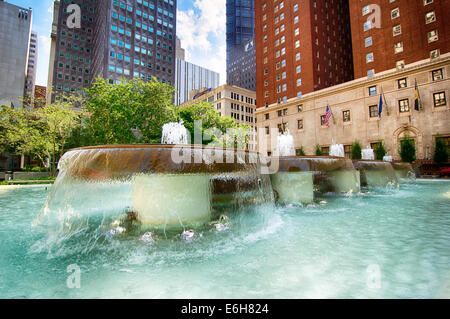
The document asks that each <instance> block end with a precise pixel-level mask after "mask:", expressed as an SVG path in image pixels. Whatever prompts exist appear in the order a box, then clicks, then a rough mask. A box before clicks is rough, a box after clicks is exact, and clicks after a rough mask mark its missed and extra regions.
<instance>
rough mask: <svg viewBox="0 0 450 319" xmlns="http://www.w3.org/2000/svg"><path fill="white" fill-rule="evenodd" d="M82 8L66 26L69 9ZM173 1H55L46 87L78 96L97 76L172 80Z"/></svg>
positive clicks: (114, 80)
mask: <svg viewBox="0 0 450 319" xmlns="http://www.w3.org/2000/svg"><path fill="white" fill-rule="evenodd" d="M72 3H73V4H77V5H79V7H80V8H81V17H82V20H81V28H69V27H68V25H67V19H68V18H69V13H68V10H67V9H68V5H69V4H72ZM176 6H177V2H176V0H153V1H144V0H128V1H125V0H101V1H92V0H74V1H71V3H68V1H55V12H54V23H53V33H52V39H53V41H52V53H51V55H52V58H51V62H50V74H49V86H51V87H53V88H54V90H55V93H56V94H58V92H64V91H66V92H81V91H82V90H83V88H86V87H89V86H90V85H91V83H92V80H93V79H94V78H95V77H97V76H101V77H103V78H104V79H107V80H108V81H109V82H110V83H116V82H118V81H120V80H121V79H122V78H125V79H127V80H129V79H131V78H141V79H144V80H151V78H152V77H156V78H157V80H158V81H161V82H163V83H168V84H171V85H173V84H174V82H175V38H176V36H175V35H176Z"/></svg>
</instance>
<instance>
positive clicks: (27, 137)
mask: <svg viewBox="0 0 450 319" xmlns="http://www.w3.org/2000/svg"><path fill="white" fill-rule="evenodd" d="M50 146H51V140H50V136H49V135H48V134H47V131H46V130H45V126H44V125H43V123H42V122H41V121H40V120H39V117H38V116H37V114H36V112H34V111H33V110H30V109H27V108H22V109H18V110H14V109H12V108H10V107H7V106H3V107H2V108H1V109H0V152H4V151H7V152H10V153H16V154H21V155H27V156H30V157H33V158H37V159H39V160H40V162H41V164H42V166H43V167H45V166H46V165H47V159H48V158H49V157H50V152H49V150H50Z"/></svg>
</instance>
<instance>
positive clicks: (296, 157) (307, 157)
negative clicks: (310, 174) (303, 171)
mask: <svg viewBox="0 0 450 319" xmlns="http://www.w3.org/2000/svg"><path fill="white" fill-rule="evenodd" d="M270 158H273V159H281V160H283V159H337V160H348V158H345V157H337V156H316V155H311V156H270Z"/></svg>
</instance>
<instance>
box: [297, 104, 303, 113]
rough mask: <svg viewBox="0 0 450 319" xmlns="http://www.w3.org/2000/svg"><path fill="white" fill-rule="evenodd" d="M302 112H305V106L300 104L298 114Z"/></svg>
mask: <svg viewBox="0 0 450 319" xmlns="http://www.w3.org/2000/svg"><path fill="white" fill-rule="evenodd" d="M301 112H303V104H300V105H299V106H298V113H301Z"/></svg>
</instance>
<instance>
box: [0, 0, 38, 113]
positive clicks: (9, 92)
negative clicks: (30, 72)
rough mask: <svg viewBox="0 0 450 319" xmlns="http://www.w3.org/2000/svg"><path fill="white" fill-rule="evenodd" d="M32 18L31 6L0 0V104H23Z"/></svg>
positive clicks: (15, 105)
mask: <svg viewBox="0 0 450 319" xmlns="http://www.w3.org/2000/svg"><path fill="white" fill-rule="evenodd" d="M31 18H32V11H31V9H25V8H21V7H18V6H15V5H13V4H10V3H7V2H4V1H3V0H2V1H0V30H1V32H0V49H1V54H0V70H1V72H0V105H7V106H14V107H19V108H20V107H22V100H23V97H24V94H25V78H26V75H27V64H28V53H29V48H30V37H31Z"/></svg>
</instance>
